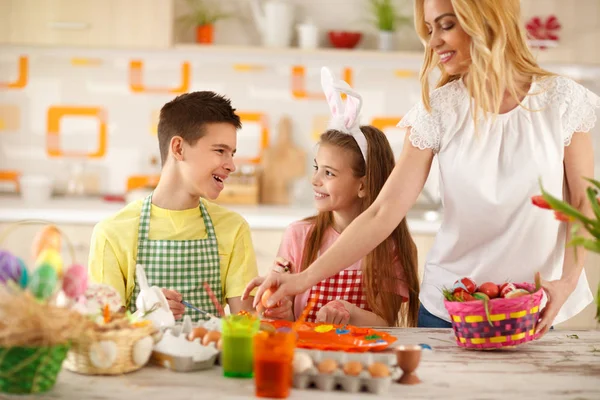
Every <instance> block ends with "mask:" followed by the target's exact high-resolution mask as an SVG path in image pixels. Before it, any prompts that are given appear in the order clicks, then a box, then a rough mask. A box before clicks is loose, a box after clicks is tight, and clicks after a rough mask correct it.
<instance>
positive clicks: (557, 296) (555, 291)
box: [535, 279, 574, 337]
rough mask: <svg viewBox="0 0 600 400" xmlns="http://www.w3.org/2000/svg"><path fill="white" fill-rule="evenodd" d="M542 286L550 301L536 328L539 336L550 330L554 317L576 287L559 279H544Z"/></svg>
mask: <svg viewBox="0 0 600 400" xmlns="http://www.w3.org/2000/svg"><path fill="white" fill-rule="evenodd" d="M542 287H543V288H544V291H545V292H546V294H547V295H548V302H547V303H546V307H544V309H543V310H542V311H541V313H540V319H539V321H538V323H537V327H536V328H535V334H536V335H538V334H539V337H542V336H543V335H545V334H546V332H548V330H549V329H550V327H551V326H552V323H553V322H554V318H556V315H557V314H558V312H559V311H560V309H561V308H562V306H563V304H565V301H567V299H568V298H569V295H570V294H571V293H572V292H573V290H574V288H573V287H572V284H570V283H569V282H567V281H565V280H562V279H559V280H556V281H542Z"/></svg>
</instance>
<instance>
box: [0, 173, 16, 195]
mask: <svg viewBox="0 0 600 400" xmlns="http://www.w3.org/2000/svg"><path fill="white" fill-rule="evenodd" d="M20 177H21V172H19V171H10V170H0V181H8V182H13V183H14V184H15V191H16V192H19V190H20V186H19V178H20Z"/></svg>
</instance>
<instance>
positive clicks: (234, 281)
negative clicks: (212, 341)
mask: <svg viewBox="0 0 600 400" xmlns="http://www.w3.org/2000/svg"><path fill="white" fill-rule="evenodd" d="M202 202H203V204H204V206H205V207H206V210H207V212H208V215H209V216H210V218H211V220H212V223H213V225H214V229H215V234H216V236H217V241H218V247H219V257H220V259H221V290H222V293H223V304H225V301H226V299H229V298H232V297H239V296H241V295H242V293H243V292H244V288H245V287H246V285H247V284H248V282H250V281H251V280H252V279H253V278H254V277H256V276H257V275H258V270H257V266H256V255H255V253H254V247H253V245H252V237H251V235H250V227H249V226H248V223H247V222H246V221H245V220H244V218H242V216H241V215H239V214H237V213H235V212H233V211H230V210H227V209H226V208H224V207H221V206H219V205H217V204H214V203H211V202H209V201H206V200H204V199H202ZM142 204H143V199H140V200H137V201H134V202H131V203H130V204H128V205H127V206H125V207H124V208H123V209H122V210H121V211H119V212H117V213H116V214H115V215H113V216H111V217H109V218H107V219H105V220H103V221H101V222H99V223H98V224H97V225H96V226H95V227H94V231H93V233H92V240H91V246H90V257H89V261H88V271H89V275H90V280H91V281H92V282H96V283H106V284H108V285H111V286H112V287H114V288H115V289H116V290H117V291H118V292H119V294H120V295H121V298H122V299H123V303H124V305H125V306H127V307H128V306H129V301H130V297H131V296H132V294H133V288H134V286H135V266H136V259H137V249H138V228H139V222H140V213H141V211H142ZM205 237H206V228H205V226H204V221H203V220H202V215H201V214H200V209H199V207H196V208H193V209H189V210H166V209H163V208H160V207H157V206H155V205H152V208H151V210H150V232H149V238H150V240H195V239H202V238H205ZM167 289H168V288H167ZM133 301H135V299H133Z"/></svg>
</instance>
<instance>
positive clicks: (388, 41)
mask: <svg viewBox="0 0 600 400" xmlns="http://www.w3.org/2000/svg"><path fill="white" fill-rule="evenodd" d="M369 6H370V9H371V13H372V16H373V19H374V21H373V22H374V23H375V26H377V29H378V30H379V50H382V51H389V50H392V49H393V47H394V33H395V32H396V30H397V29H398V27H401V26H403V25H409V24H410V23H411V22H412V18H411V17H407V16H404V15H401V14H399V13H398V11H397V10H396V6H395V5H394V4H393V3H392V0H369Z"/></svg>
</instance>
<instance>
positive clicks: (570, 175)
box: [536, 133, 594, 334]
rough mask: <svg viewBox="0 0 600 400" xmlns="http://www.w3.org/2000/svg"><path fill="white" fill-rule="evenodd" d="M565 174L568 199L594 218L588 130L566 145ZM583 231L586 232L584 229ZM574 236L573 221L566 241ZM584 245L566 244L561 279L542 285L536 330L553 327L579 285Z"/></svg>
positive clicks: (591, 154) (592, 172) (591, 165)
mask: <svg viewBox="0 0 600 400" xmlns="http://www.w3.org/2000/svg"><path fill="white" fill-rule="evenodd" d="M564 165H565V178H566V183H567V188H568V191H569V203H570V204H571V205H572V206H573V207H575V208H577V209H578V210H579V211H580V212H582V213H583V214H585V215H587V216H589V217H590V218H594V213H593V211H592V207H591V204H590V202H589V200H588V198H587V193H586V189H587V187H588V186H589V183H588V182H587V181H586V180H585V179H584V178H591V177H593V176H594V152H593V145H592V138H591V136H590V134H588V133H574V134H573V137H572V139H571V144H570V145H569V146H567V147H565V160H564ZM582 234H587V232H585V233H584V232H583V230H582ZM570 239H571V224H569V226H568V227H567V240H566V241H567V243H568V242H569V240H570ZM585 253H586V251H585V249H584V248H583V247H577V249H576V250H575V249H572V248H567V249H566V251H565V257H564V261H563V272H562V276H561V278H560V279H559V280H556V281H550V282H543V283H542V286H543V287H544V289H545V290H546V293H547V294H548V298H549V301H548V303H547V304H546V307H545V308H544V310H542V315H541V317H540V318H541V319H540V322H539V323H538V325H537V329H536V332H540V333H541V334H544V333H546V332H547V331H548V329H550V326H552V323H553V321H554V318H555V317H556V315H557V314H558V312H559V311H560V309H561V307H562V306H563V304H565V301H567V298H568V297H569V295H570V294H571V293H573V291H574V290H575V287H576V286H577V282H578V281H579V277H580V276H581V272H582V270H583V264H584V261H585Z"/></svg>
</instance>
